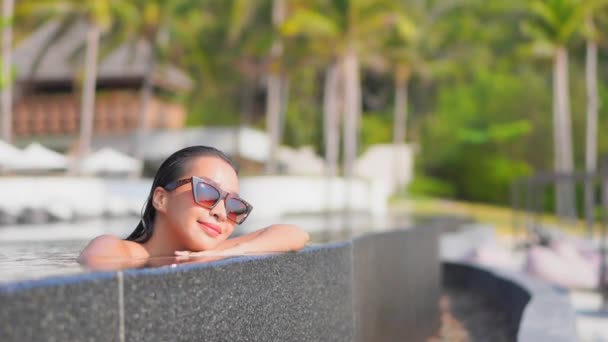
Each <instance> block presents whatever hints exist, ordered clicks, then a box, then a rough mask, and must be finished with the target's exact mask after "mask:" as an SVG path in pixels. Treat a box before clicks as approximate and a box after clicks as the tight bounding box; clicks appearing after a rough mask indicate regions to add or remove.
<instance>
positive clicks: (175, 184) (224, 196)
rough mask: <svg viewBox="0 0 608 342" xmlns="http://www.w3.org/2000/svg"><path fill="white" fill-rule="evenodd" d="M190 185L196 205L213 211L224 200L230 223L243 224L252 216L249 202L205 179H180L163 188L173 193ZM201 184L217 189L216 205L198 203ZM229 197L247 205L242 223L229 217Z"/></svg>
mask: <svg viewBox="0 0 608 342" xmlns="http://www.w3.org/2000/svg"><path fill="white" fill-rule="evenodd" d="M188 183H192V197H193V198H194V202H196V204H198V205H200V206H201V207H203V208H206V209H209V210H211V209H213V208H215V206H216V205H217V204H218V203H220V201H221V200H224V208H225V209H226V214H227V215H226V217H227V218H228V219H229V220H230V221H232V222H234V223H236V224H241V223H243V222H245V220H246V219H247V217H249V214H251V211H252V210H253V206H252V205H251V204H249V202H247V201H245V200H244V199H242V198H241V197H239V196H238V195H236V194H233V193H231V192H228V191H224V190H222V189H221V188H220V187H219V186H218V185H217V184H214V182H213V181H211V180H208V179H205V178H200V177H196V176H192V177H189V178H184V179H178V180H176V181H173V182H169V183H168V184H167V185H165V186H164V187H163V188H164V189H165V190H167V191H173V190H175V189H177V188H179V187H180V186H182V185H186V184H188ZM199 183H203V184H205V185H208V186H210V187H212V188H213V189H215V190H216V191H217V192H218V194H219V197H218V198H217V200H216V201H215V203H213V205H211V206H206V205H203V204H201V202H199V201H198V196H197V195H196V185H197V184H199ZM228 197H230V198H234V199H236V200H239V201H241V202H243V204H245V207H246V208H247V212H246V213H245V217H243V219H242V220H240V221H237V220H233V219H232V218H230V215H228V214H229V212H228V208H227V206H228V202H227V201H226V199H227V198H228Z"/></svg>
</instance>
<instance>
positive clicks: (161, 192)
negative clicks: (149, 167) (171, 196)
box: [152, 186, 167, 213]
mask: <svg viewBox="0 0 608 342" xmlns="http://www.w3.org/2000/svg"><path fill="white" fill-rule="evenodd" d="M152 206H153V207H154V209H156V211H159V212H161V213H164V212H166V211H167V191H166V190H165V189H163V188H162V187H160V186H158V187H156V189H154V193H153V194H152Z"/></svg>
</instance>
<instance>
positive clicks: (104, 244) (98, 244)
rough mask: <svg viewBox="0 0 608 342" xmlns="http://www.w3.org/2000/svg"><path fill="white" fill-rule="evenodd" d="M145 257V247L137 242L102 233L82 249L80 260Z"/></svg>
mask: <svg viewBox="0 0 608 342" xmlns="http://www.w3.org/2000/svg"><path fill="white" fill-rule="evenodd" d="M98 257H101V258H145V257H146V255H145V249H144V248H143V247H142V246H141V245H140V244H139V243H137V242H133V241H125V240H123V239H121V238H119V237H116V236H114V235H100V236H98V237H96V238H94V239H93V240H91V242H89V244H88V245H87V246H86V247H85V248H84V249H83V250H82V252H81V253H80V256H79V257H78V260H79V261H81V262H86V261H87V260H90V259H91V258H98Z"/></svg>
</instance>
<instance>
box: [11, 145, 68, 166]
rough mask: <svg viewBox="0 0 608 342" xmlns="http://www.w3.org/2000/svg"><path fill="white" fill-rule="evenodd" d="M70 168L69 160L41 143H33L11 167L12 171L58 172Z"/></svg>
mask: <svg viewBox="0 0 608 342" xmlns="http://www.w3.org/2000/svg"><path fill="white" fill-rule="evenodd" d="M67 167H68V159H67V158H66V157H65V156H64V155H63V154H61V153H58V152H55V151H53V150H51V149H48V148H46V147H44V146H42V145H40V144H39V143H31V144H30V145H28V146H27V147H26V148H25V149H24V150H23V151H22V152H21V155H20V157H19V159H18V160H17V161H16V163H15V164H14V165H13V166H12V167H11V169H12V170H58V169H66V168H67Z"/></svg>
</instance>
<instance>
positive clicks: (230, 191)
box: [198, 176, 239, 196]
mask: <svg viewBox="0 0 608 342" xmlns="http://www.w3.org/2000/svg"><path fill="white" fill-rule="evenodd" d="M198 177H199V178H201V179H203V180H205V181H206V182H209V183H211V184H213V185H215V186H217V187H218V188H220V189H221V190H222V191H226V192H228V193H230V194H233V195H237V196H239V192H238V191H232V190H229V189H226V188H225V187H223V186H222V185H221V184H220V183H218V182H216V181H214V180H213V179H211V178H207V177H202V176H198Z"/></svg>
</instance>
